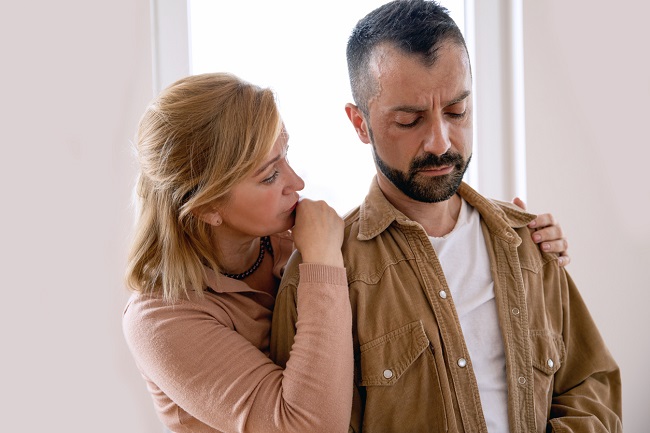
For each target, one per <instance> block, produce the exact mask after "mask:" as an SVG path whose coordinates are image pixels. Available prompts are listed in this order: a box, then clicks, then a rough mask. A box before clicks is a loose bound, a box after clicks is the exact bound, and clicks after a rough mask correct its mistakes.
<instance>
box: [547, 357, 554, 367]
mask: <svg viewBox="0 0 650 433" xmlns="http://www.w3.org/2000/svg"><path fill="white" fill-rule="evenodd" d="M546 365H548V368H553V366H554V365H555V363H554V362H553V360H552V359H550V358H549V360H548V361H546Z"/></svg>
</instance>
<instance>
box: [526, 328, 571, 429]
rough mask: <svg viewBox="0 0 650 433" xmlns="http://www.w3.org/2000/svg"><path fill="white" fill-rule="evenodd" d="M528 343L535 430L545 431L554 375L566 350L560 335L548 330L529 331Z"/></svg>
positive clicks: (562, 360)
mask: <svg viewBox="0 0 650 433" xmlns="http://www.w3.org/2000/svg"><path fill="white" fill-rule="evenodd" d="M530 343H531V344H530V346H531V349H532V357H533V374H534V378H535V380H534V385H533V387H534V392H535V418H536V422H537V431H540V432H545V431H546V424H547V420H548V418H549V414H550V410H551V401H552V398H553V382H554V380H553V379H554V375H555V373H557V371H558V370H559V369H560V367H561V366H562V363H563V362H564V359H565V356H566V350H565V347H564V341H563V340H562V336H560V335H553V334H551V333H550V332H548V331H530Z"/></svg>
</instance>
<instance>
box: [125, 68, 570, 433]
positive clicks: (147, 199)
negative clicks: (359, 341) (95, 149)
mask: <svg viewBox="0 0 650 433" xmlns="http://www.w3.org/2000/svg"><path fill="white" fill-rule="evenodd" d="M287 142H288V135H287V133H286V131H285V130H284V127H283V124H282V120H281V118H280V115H279V113H278V110H277V107H276V104H275V100H274V96H273V94H272V92H271V91H270V90H268V89H260V88H258V87H256V86H254V85H251V84H249V83H246V82H244V81H241V80H240V79H238V78H237V77H235V76H233V75H229V74H204V75H198V76H191V77H187V78H184V79H181V80H179V81H177V82H176V83H174V84H172V85H171V86H170V87H169V88H167V89H166V90H164V91H163V92H162V93H161V94H160V96H159V97H158V98H157V99H156V100H154V101H153V103H152V104H151V105H150V106H149V107H148V109H147V110H146V112H145V114H144V115H143V118H142V120H141V123H140V128H139V132H138V137H137V151H138V157H139V163H140V169H141V173H140V177H139V180H138V187H137V190H138V196H139V199H140V206H141V208H140V214H139V219H138V225H137V229H136V236H135V239H134V242H133V245H132V249H131V254H130V258H129V267H128V271H127V283H128V285H129V287H130V288H131V289H133V291H134V292H135V293H134V294H133V295H132V296H131V298H130V299H129V302H128V304H127V306H126V309H125V312H124V317H123V327H124V333H125V337H126V340H127V342H128V344H129V347H130V349H131V351H132V353H133V356H134V358H135V360H136V363H137V365H138V367H139V369H140V371H141V373H142V376H143V378H144V380H145V381H146V382H147V385H148V388H149V391H150V392H151V394H152V397H153V399H154V404H155V406H156V409H157V411H158V414H159V416H160V418H161V420H162V421H163V422H164V423H165V425H167V426H168V427H169V428H170V429H171V430H172V431H174V432H176V433H180V432H193V433H196V432H240V431H249V432H275V431H277V432H294V431H295V432H319V431H323V432H325V431H326V432H338V431H341V432H343V431H347V426H348V422H349V417H350V408H351V401H352V386H351V384H352V371H353V368H352V367H353V354H352V341H351V333H350V330H351V326H352V325H351V312H350V305H349V300H348V291H347V280H346V274H345V269H344V268H343V258H342V255H341V250H340V247H341V244H342V238H343V222H342V220H341V218H340V217H339V216H338V215H337V214H336V212H335V211H334V210H333V209H331V208H330V207H329V206H327V205H326V204H325V203H324V202H314V201H311V200H307V199H304V200H299V198H298V193H297V191H300V190H301V189H302V188H303V186H304V184H303V181H302V179H301V178H300V177H299V176H297V175H296V173H295V172H294V171H293V170H292V169H291V167H290V166H289V165H288V163H287V160H286V152H287V146H288V145H287ZM550 218H552V217H550V216H549V215H544V216H542V217H540V218H538V220H537V223H538V226H539V227H545V226H547V225H548V221H549V220H550ZM551 221H552V220H551ZM289 229H292V232H291V233H290V232H289ZM537 233H539V234H542V235H543V240H550V241H551V242H550V243H548V245H550V247H551V249H562V242H563V239H561V231H559V227H558V226H551V227H546V228H545V229H544V230H541V231H539V232H537ZM546 238H548V239H546ZM558 241H560V243H558ZM294 244H295V245H294ZM294 247H295V248H297V249H298V250H299V251H300V253H301V254H302V258H303V262H304V263H303V264H302V265H301V267H300V287H299V289H298V293H299V297H298V302H299V305H298V311H299V320H298V322H297V333H296V337H295V343H294V345H293V348H292V351H291V356H290V360H289V362H288V363H287V366H286V369H284V370H283V369H282V368H280V367H279V366H277V365H275V364H273V362H272V361H271V360H270V359H269V358H268V347H269V332H270V323H271V314H272V310H273V305H274V299H275V293H276V290H277V288H278V286H279V281H280V277H281V274H282V269H283V267H284V265H285V264H286V262H287V259H288V257H289V255H290V254H291V253H292V251H293V249H294ZM558 247H560V248H558Z"/></svg>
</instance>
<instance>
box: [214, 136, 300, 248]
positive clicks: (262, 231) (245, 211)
mask: <svg viewBox="0 0 650 433" xmlns="http://www.w3.org/2000/svg"><path fill="white" fill-rule="evenodd" d="M288 141H289V135H288V134H287V132H286V131H285V130H284V128H283V129H282V132H281V133H280V135H279V136H278V138H277V140H276V141H275V144H274V145H273V149H272V150H271V153H270V155H269V156H268V157H267V158H266V159H264V160H263V161H262V162H261V163H260V164H259V165H258V167H257V168H256V169H255V171H254V172H253V175H252V176H250V177H248V178H247V179H244V180H243V181H241V182H240V183H239V184H237V185H236V186H235V187H234V188H233V189H232V191H231V193H230V197H229V199H228V201H227V202H226V203H225V204H224V205H223V206H219V207H218V210H219V214H220V215H221V218H222V219H223V223H222V225H221V226H220V227H219V229H220V230H228V231H230V232H232V234H233V235H244V236H255V237H258V236H266V235H270V234H273V233H279V232H283V231H285V230H288V229H290V228H291V227H293V225H294V222H295V209H296V205H297V204H298V198H299V195H298V191H300V190H302V189H303V188H304V187H305V183H304V182H303V180H302V179H301V178H300V176H298V175H297V174H296V173H295V172H294V171H293V169H292V168H291V167H290V166H289V163H288V162H287V150H288Z"/></svg>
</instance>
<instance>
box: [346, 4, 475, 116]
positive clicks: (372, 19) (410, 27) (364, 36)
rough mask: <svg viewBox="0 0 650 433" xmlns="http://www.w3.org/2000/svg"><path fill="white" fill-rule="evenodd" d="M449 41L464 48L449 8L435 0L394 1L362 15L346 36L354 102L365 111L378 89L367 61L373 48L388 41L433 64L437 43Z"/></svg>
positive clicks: (460, 34) (461, 35) (461, 36)
mask: <svg viewBox="0 0 650 433" xmlns="http://www.w3.org/2000/svg"><path fill="white" fill-rule="evenodd" d="M445 41H451V42H454V43H457V44H459V45H462V46H463V47H464V48H465V51H467V46H466V45H465V39H464V38H463V34H462V33H461V32H460V29H459V28H458V26H457V25H456V23H455V22H454V20H452V19H451V17H450V16H449V11H448V10H447V9H446V8H444V7H442V6H440V5H439V4H438V3H437V2H435V1H427V0H395V1H392V2H390V3H386V4H385V5H383V6H380V7H378V8H377V9H375V10H374V11H372V12H370V13H369V14H368V15H366V16H365V17H364V18H362V19H361V20H360V21H359V22H358V23H357V25H356V26H355V27H354V29H353V30H352V34H351V35H350V38H349V39H348V47H347V59H348V73H349V75H350V86H351V88H352V97H353V98H354V103H355V104H356V105H357V106H358V107H359V109H360V110H361V111H362V112H363V113H364V114H366V115H367V114H368V102H369V101H370V99H371V98H372V96H374V95H375V93H376V91H377V83H376V82H375V80H374V78H373V77H372V76H371V74H370V70H369V67H368V65H369V61H370V58H371V56H372V52H373V51H374V49H375V47H377V46H378V45H379V44H382V43H386V42H387V43H390V44H392V45H394V46H395V47H397V48H399V49H400V50H402V51H404V52H405V53H408V54H419V55H421V56H422V61H423V62H424V63H425V64H427V65H428V66H432V65H433V64H434V62H435V61H436V53H437V51H438V48H439V47H440V45H441V44H442V43H443V42H445Z"/></svg>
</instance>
